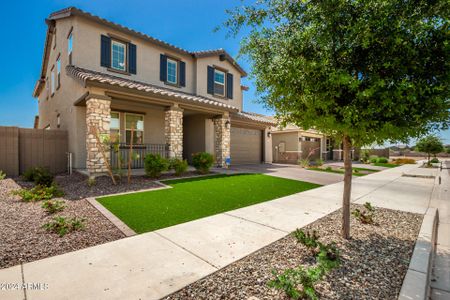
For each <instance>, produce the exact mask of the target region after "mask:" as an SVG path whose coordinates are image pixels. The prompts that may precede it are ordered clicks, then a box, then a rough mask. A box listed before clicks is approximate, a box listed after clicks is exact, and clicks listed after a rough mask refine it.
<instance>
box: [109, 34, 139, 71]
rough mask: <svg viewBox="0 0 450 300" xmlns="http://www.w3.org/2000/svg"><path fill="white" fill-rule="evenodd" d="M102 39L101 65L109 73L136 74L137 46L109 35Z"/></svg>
mask: <svg viewBox="0 0 450 300" xmlns="http://www.w3.org/2000/svg"><path fill="white" fill-rule="evenodd" d="M100 37H101V38H100V65H101V66H102V67H106V68H108V71H117V72H119V73H123V74H127V75H129V74H136V69H137V59H136V57H137V56H136V53H137V51H136V45H135V44H132V43H130V42H125V41H121V40H120V39H119V38H118V39H115V38H112V37H110V36H107V35H101V36H100Z"/></svg>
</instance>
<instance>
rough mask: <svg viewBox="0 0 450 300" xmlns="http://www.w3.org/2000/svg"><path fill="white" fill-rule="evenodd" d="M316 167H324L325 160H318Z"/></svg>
mask: <svg viewBox="0 0 450 300" xmlns="http://www.w3.org/2000/svg"><path fill="white" fill-rule="evenodd" d="M316 166H318V167H321V166H323V159H321V158H318V159H316Z"/></svg>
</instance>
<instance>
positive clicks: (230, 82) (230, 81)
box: [227, 73, 233, 99]
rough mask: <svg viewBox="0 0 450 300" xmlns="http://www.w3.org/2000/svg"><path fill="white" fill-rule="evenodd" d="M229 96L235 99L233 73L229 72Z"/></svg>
mask: <svg viewBox="0 0 450 300" xmlns="http://www.w3.org/2000/svg"><path fill="white" fill-rule="evenodd" d="M227 98H228V99H233V74H231V73H227Z"/></svg>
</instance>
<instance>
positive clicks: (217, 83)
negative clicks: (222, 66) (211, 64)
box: [214, 69, 225, 96]
mask: <svg viewBox="0 0 450 300" xmlns="http://www.w3.org/2000/svg"><path fill="white" fill-rule="evenodd" d="M214 95H220V96H225V72H222V71H220V70H217V69H214Z"/></svg>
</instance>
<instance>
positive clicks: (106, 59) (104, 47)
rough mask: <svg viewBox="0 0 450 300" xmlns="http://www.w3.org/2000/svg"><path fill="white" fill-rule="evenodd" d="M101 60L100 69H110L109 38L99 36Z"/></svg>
mask: <svg viewBox="0 0 450 300" xmlns="http://www.w3.org/2000/svg"><path fill="white" fill-rule="evenodd" d="M100 44H101V50H100V54H101V58H100V65H101V66H102V67H107V68H109V67H111V38H109V37H108V36H106V35H102V36H101V43H100Z"/></svg>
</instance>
